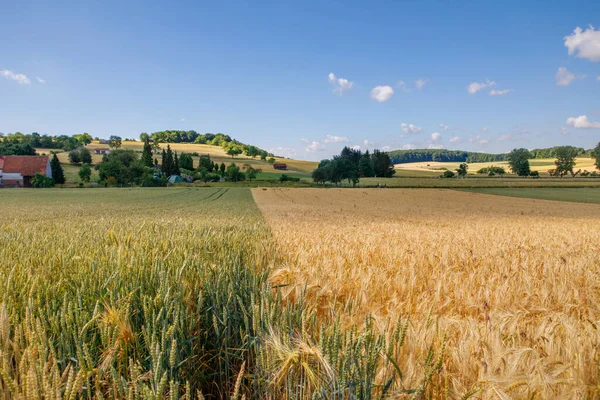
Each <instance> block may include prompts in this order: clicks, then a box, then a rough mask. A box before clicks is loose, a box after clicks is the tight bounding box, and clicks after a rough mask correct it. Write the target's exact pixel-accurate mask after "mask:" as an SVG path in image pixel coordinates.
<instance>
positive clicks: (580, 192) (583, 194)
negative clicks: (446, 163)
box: [461, 188, 600, 203]
mask: <svg viewBox="0 0 600 400" xmlns="http://www.w3.org/2000/svg"><path fill="white" fill-rule="evenodd" d="M461 190H463V191H467V192H474V193H484V194H494V195H499V196H510V197H527V198H532V199H542V200H558V201H573V202H577V203H600V188H504V189H501V188H481V189H480V188H476V189H461Z"/></svg>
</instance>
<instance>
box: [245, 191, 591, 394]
mask: <svg viewBox="0 0 600 400" xmlns="http://www.w3.org/2000/svg"><path fill="white" fill-rule="evenodd" d="M253 195H254V198H255V200H256V202H257V203H258V205H259V208H260V209H261V211H262V212H263V215H264V216H265V218H266V220H267V222H268V224H269V226H270V228H271V230H272V233H273V237H274V240H275V242H276V244H277V247H278V251H279V261H278V265H277V267H276V268H275V270H273V271H272V273H271V282H272V284H273V285H274V286H279V287H280V289H279V290H280V291H281V293H282V296H283V299H284V300H286V301H287V302H288V303H290V304H293V303H295V302H297V301H300V300H301V299H302V300H304V301H307V302H308V303H309V304H311V305H312V306H313V307H314V308H315V312H317V315H318V316H319V318H320V319H321V321H327V320H330V321H335V320H336V319H338V318H340V319H341V321H342V324H344V325H345V326H348V327H349V326H353V325H355V324H356V323H358V322H360V321H362V320H364V318H365V316H367V315H372V316H373V318H374V321H375V324H376V325H377V326H378V327H379V330H380V331H386V330H388V328H387V326H388V325H387V324H388V321H395V320H397V319H398V317H399V316H402V317H410V321H411V322H410V327H409V336H410V339H409V340H408V341H407V344H406V345H405V346H404V348H403V349H402V351H401V352H400V353H399V354H398V358H397V362H398V364H399V366H400V367H401V369H402V370H403V372H404V383H405V384H406V383H409V384H410V383H412V382H414V381H415V380H417V379H419V378H418V377H419V376H421V375H422V373H423V368H424V367H423V362H422V360H423V359H425V358H426V357H428V355H427V353H428V351H429V348H428V346H429V345H430V343H432V341H437V343H439V342H441V341H442V339H441V337H443V336H444V335H446V341H445V342H444V344H443V345H442V346H444V345H445V346H446V347H445V357H444V361H443V371H442V374H441V375H440V376H441V378H440V379H441V381H440V382H438V383H437V384H438V386H440V387H442V388H443V387H446V388H447V389H446V392H445V393H446V394H449V396H450V397H457V396H459V394H460V395H462V394H465V393H467V392H470V391H474V390H478V389H479V391H478V392H477V394H476V397H481V398H501V399H505V398H511V397H515V398H532V397H535V398H595V397H597V396H598V395H599V392H598V390H599V386H598V385H599V383H598V382H599V378H600V373H599V366H600V364H599V357H600V353H599V351H598V346H599V344H600V332H599V331H598V325H599V324H600V307H599V304H600V251H599V249H600V205H593V204H575V203H567V202H552V201H543V200H532V199H516V198H507V197H500V196H489V195H482V194H474V193H464V192H456V191H449V190H436V189H397V190H396V189H384V190H377V189H372V190H365V189H343V190H341V189H327V190H323V189H254V190H253ZM444 380H446V381H444ZM446 385H447V386H446ZM439 397H443V396H442V395H441V394H440V395H439Z"/></svg>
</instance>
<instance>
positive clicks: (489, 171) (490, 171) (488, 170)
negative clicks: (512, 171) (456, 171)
mask: <svg viewBox="0 0 600 400" xmlns="http://www.w3.org/2000/svg"><path fill="white" fill-rule="evenodd" d="M477 174H481V175H489V176H494V175H505V174H506V170H505V169H504V168H503V167H496V166H493V165H492V166H490V167H484V168H480V169H479V170H478V171H477Z"/></svg>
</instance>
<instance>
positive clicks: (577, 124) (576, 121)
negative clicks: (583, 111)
mask: <svg viewBox="0 0 600 400" xmlns="http://www.w3.org/2000/svg"><path fill="white" fill-rule="evenodd" d="M567 125H569V126H572V127H573V128H578V129H600V122H592V121H590V120H589V119H588V117H587V116H585V115H580V116H579V117H571V118H569V119H567Z"/></svg>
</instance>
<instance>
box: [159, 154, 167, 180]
mask: <svg viewBox="0 0 600 400" xmlns="http://www.w3.org/2000/svg"><path fill="white" fill-rule="evenodd" d="M160 172H162V173H163V174H165V175H167V153H166V152H165V149H163V151H162V158H161V159H160Z"/></svg>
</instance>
